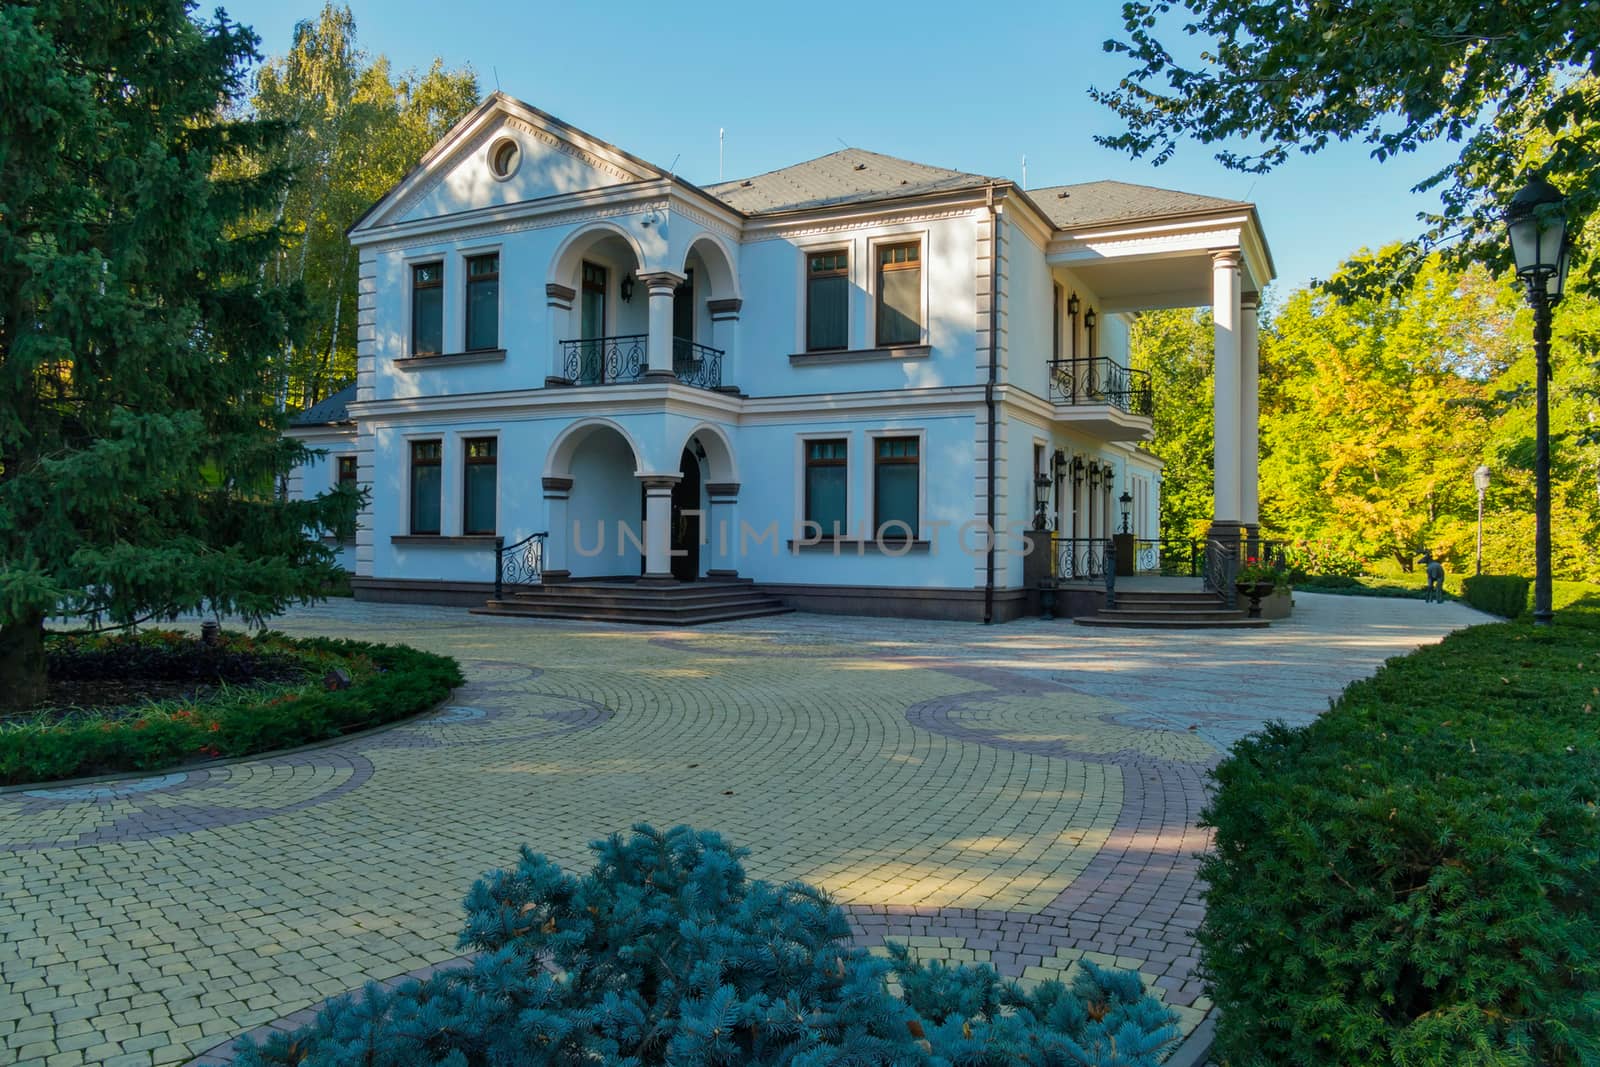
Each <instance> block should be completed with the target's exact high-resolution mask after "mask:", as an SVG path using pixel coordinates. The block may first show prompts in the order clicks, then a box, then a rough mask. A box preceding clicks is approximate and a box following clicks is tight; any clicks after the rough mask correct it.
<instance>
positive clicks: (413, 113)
mask: <svg viewBox="0 0 1600 1067" xmlns="http://www.w3.org/2000/svg"><path fill="white" fill-rule="evenodd" d="M477 104H478V80H477V76H476V75H475V74H473V72H472V70H471V68H465V69H462V70H457V71H447V70H445V68H444V64H443V63H442V62H441V61H440V60H437V59H435V60H434V62H433V65H432V66H431V67H430V68H429V69H428V71H427V72H425V73H422V74H417V73H416V72H413V71H407V72H405V73H403V74H401V75H399V76H398V77H396V76H395V75H393V74H392V72H391V71H390V67H389V61H388V60H387V59H386V58H384V57H382V56H378V57H376V58H374V57H372V56H370V55H368V54H367V53H366V52H365V51H363V50H362V49H361V48H360V47H359V46H358V44H357V42H356V22H355V18H354V16H352V15H351V13H350V9H349V8H348V7H346V6H344V5H340V4H333V3H329V4H326V5H325V6H324V7H323V9H322V11H321V13H320V14H319V15H318V16H317V17H316V18H314V19H307V20H305V21H303V22H300V23H298V24H297V25H296V26H295V30H294V40H293V43H292V44H291V45H290V48H289V50H288V52H287V54H285V55H283V56H280V57H276V58H273V59H271V60H270V61H268V62H267V63H266V64H264V65H263V66H262V67H261V69H260V71H259V72H258V74H257V76H256V87H255V92H254V94H253V95H252V97H251V99H250V110H251V112H253V113H254V114H255V115H257V116H259V117H262V118H266V119H270V120H273V121H277V122H283V123H287V124H290V125H292V126H293V127H294V128H295V130H296V131H297V132H296V134H295V136H294V137H291V138H288V139H286V140H285V141H284V142H282V144H281V145H280V146H279V147H278V149H277V151H276V152H275V154H274V156H273V157H272V159H271V160H270V162H272V163H274V164H277V165H281V166H285V167H287V168H289V169H290V170H291V172H292V173H293V175H294V178H293V180H292V181H291V182H290V183H289V184H288V185H286V186H285V187H284V188H283V190H282V194H281V197H280V199H279V201H278V203H277V205H276V215H275V217H276V219H277V221H278V222H279V223H280V224H281V226H282V228H283V230H284V232H285V235H286V240H285V243H284V246H283V247H282V249H281V250H280V251H279V253H278V255H276V256H275V257H273V259H272V261H271V263H270V264H269V265H268V276H269V277H270V278H271V279H273V280H274V281H277V282H280V283H289V282H298V283H300V284H301V285H302V286H303V288H304V290H305V293H306V301H307V312H308V318H309V325H308V329H307V333H306V336H305V338H304V340H303V342H302V343H300V344H298V345H295V346H294V347H292V348H289V349H286V350H285V352H284V353H283V358H282V359H281V360H280V362H279V364H278V368H277V369H278V382H279V390H280V400H281V401H282V402H283V403H285V404H286V405H287V406H289V407H296V408H298V407H309V406H310V405H311V404H314V403H316V402H317V401H318V400H321V399H322V398H323V397H325V396H327V395H328V394H329V393H331V392H333V391H335V390H337V389H338V388H340V387H341V386H343V385H344V384H346V383H347V382H349V381H351V380H352V379H353V378H354V377H355V366H356V353H355V348H356V316H355V314H354V313H353V312H354V308H355V302H356V282H357V278H356V273H357V272H356V257H355V251H354V249H352V248H351V247H350V242H349V241H347V240H346V239H345V231H346V230H347V229H348V228H349V227H350V225H351V224H352V223H354V222H355V221H356V219H357V218H359V217H360V216H361V214H362V212H364V211H366V209H367V208H368V207H370V206H371V205H372V204H373V203H374V202H376V201H377V200H378V198H379V197H381V196H382V195H383V194H384V193H386V192H387V191H388V190H389V188H390V187H391V186H393V185H394V184H395V183H396V182H398V181H399V180H400V179H401V178H402V177H404V176H405V174H406V172H407V171H408V170H410V169H411V168H412V167H413V166H415V165H416V162H417V160H419V159H421V158H422V156H423V154H424V153H426V152H427V150H428V149H429V148H430V147H432V146H433V144H434V142H436V141H437V140H438V139H439V138H440V137H442V136H444V134H445V132H446V131H448V130H449V129H450V128H451V127H452V126H454V125H455V124H456V122H457V121H458V120H460V119H461V118H462V117H463V116H464V115H466V114H467V112H469V111H471V110H472V109H473V108H474V107H476V106H477Z"/></svg>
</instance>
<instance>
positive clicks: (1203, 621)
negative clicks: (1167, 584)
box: [1072, 590, 1270, 630]
mask: <svg viewBox="0 0 1600 1067" xmlns="http://www.w3.org/2000/svg"><path fill="white" fill-rule="evenodd" d="M1072 621H1073V622H1075V623H1076V624H1078V625H1079V626H1120V627H1126V628H1138V629H1148V630H1180V629H1183V630H1259V629H1261V628H1262V627H1265V626H1268V625H1270V623H1269V621H1268V620H1267V619H1252V618H1250V617H1249V613H1248V612H1247V611H1245V610H1244V609H1243V608H1238V609H1230V608H1228V607H1225V606H1224V601H1223V599H1222V597H1220V596H1218V595H1217V594H1216V593H1204V592H1171V593H1166V592H1155V591H1151V590H1139V591H1134V590H1129V591H1128V592H1126V593H1118V594H1117V606H1116V607H1114V608H1101V609H1100V610H1099V611H1098V612H1097V613H1096V614H1094V615H1084V616H1079V617H1078V618H1075V619H1073V620H1072Z"/></svg>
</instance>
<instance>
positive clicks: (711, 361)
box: [672, 337, 722, 389]
mask: <svg viewBox="0 0 1600 1067" xmlns="http://www.w3.org/2000/svg"><path fill="white" fill-rule="evenodd" d="M672 373H673V374H676V375H677V376H678V381H680V382H682V383H683V384H684V385H692V386H694V387H695V388H697V389H715V388H717V387H718V386H720V385H721V384H722V349H720V348H712V347H711V346H710V345H697V344H695V343H694V342H693V341H685V340H684V339H683V338H681V337H674V338H673V339H672Z"/></svg>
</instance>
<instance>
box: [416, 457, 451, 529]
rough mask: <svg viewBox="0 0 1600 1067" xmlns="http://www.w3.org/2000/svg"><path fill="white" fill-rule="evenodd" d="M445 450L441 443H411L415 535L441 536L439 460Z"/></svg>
mask: <svg viewBox="0 0 1600 1067" xmlns="http://www.w3.org/2000/svg"><path fill="white" fill-rule="evenodd" d="M442 454H443V448H442V446H441V445H440V443H439V442H438V441H412V442H411V532H412V533H414V534H436V533H438V532H439V491H440V483H439V460H440V457H441V456H442Z"/></svg>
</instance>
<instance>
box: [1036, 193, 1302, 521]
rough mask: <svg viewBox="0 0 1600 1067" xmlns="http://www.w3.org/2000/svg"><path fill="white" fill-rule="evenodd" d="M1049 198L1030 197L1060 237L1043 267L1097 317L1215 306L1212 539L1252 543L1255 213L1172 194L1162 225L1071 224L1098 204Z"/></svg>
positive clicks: (1258, 256) (1266, 269) (1263, 268)
mask: <svg viewBox="0 0 1600 1067" xmlns="http://www.w3.org/2000/svg"><path fill="white" fill-rule="evenodd" d="M1095 184H1096V185H1103V186H1114V187H1121V188H1123V189H1126V188H1130V187H1126V186H1121V183H1117V182H1102V183H1095ZM1050 192H1051V190H1048V189H1045V190H1039V191H1036V192H1035V193H1033V194H1032V195H1034V196H1035V198H1036V199H1039V200H1040V201H1041V206H1042V207H1044V208H1045V209H1046V211H1047V212H1049V213H1050V214H1051V215H1052V218H1053V219H1054V220H1055V221H1056V222H1057V224H1058V225H1061V226H1062V228H1063V231H1064V232H1063V233H1062V234H1061V235H1060V236H1058V237H1056V238H1055V239H1054V240H1053V241H1052V242H1051V243H1050V246H1049V250H1048V255H1047V259H1048V262H1049V263H1050V264H1051V265H1052V266H1059V267H1061V268H1063V269H1065V270H1070V271H1071V272H1072V274H1073V276H1075V277H1077V278H1079V279H1082V280H1083V281H1084V282H1085V283H1086V284H1087V285H1089V286H1092V287H1093V289H1094V292H1095V294H1096V296H1097V298H1098V300H1099V304H1100V310H1101V311H1102V312H1103V313H1106V312H1138V311H1148V310H1155V309H1158V308H1178V307H1204V306H1209V307H1210V308H1211V310H1212V324H1213V329H1212V361H1213V378H1212V382H1213V396H1212V400H1213V415H1212V427H1213V434H1214V446H1213V461H1212V464H1213V465H1212V486H1213V496H1214V503H1213V507H1212V518H1211V527H1210V531H1209V536H1210V537H1211V538H1212V539H1215V540H1219V541H1222V542H1224V543H1236V542H1237V541H1238V540H1240V539H1241V538H1242V539H1244V540H1247V541H1253V540H1254V539H1255V538H1257V537H1258V536H1259V533H1260V521H1261V519H1260V493H1259V487H1258V469H1257V463H1258V450H1259V425H1258V424H1259V418H1260V402H1259V395H1258V394H1259V390H1260V353H1259V342H1258V323H1257V314H1258V308H1259V306H1260V295H1259V294H1260V291H1261V289H1262V288H1263V287H1264V286H1265V285H1266V283H1267V282H1268V281H1270V280H1271V279H1272V277H1273V275H1274V269H1273V266H1272V258H1271V253H1270V252H1269V251H1268V249H1267V246H1266V242H1265V240H1264V238H1263V237H1262V233H1261V226H1260V222H1259V220H1258V219H1257V217H1256V212H1255V209H1254V207H1252V206H1251V205H1249V204H1244V203H1234V202H1230V201H1225V200H1218V199H1216V198H1213V197H1200V196H1189V195H1187V194H1171V196H1172V198H1173V202H1172V203H1171V204H1170V207H1171V209H1172V213H1171V214H1170V216H1168V217H1166V218H1156V219H1152V218H1150V217H1139V218H1137V219H1130V220H1129V221H1127V222H1116V221H1111V222H1105V221H1097V222H1093V223H1085V224H1083V225H1082V226H1075V225H1074V223H1073V214H1072V213H1073V212H1074V211H1083V212H1085V213H1092V214H1099V213H1100V211H1099V206H1098V205H1096V204H1094V203H1093V202H1092V201H1090V202H1088V203H1085V204H1079V205H1073V206H1070V207H1069V206H1064V205H1056V204H1052V203H1051V202H1050V199H1049V197H1048V194H1049V193H1050ZM1075 195H1077V196H1079V197H1083V196H1084V194H1083V193H1082V192H1078V193H1076V194H1075ZM1085 199H1087V198H1085ZM1052 209H1053V210H1052Z"/></svg>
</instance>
